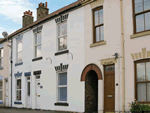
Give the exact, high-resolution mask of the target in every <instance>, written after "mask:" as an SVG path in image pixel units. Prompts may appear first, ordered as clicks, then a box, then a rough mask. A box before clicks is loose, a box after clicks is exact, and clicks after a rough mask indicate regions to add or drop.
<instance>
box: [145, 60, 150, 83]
mask: <svg viewBox="0 0 150 113" xmlns="http://www.w3.org/2000/svg"><path fill="white" fill-rule="evenodd" d="M145 79H146V81H150V62H146V78H145Z"/></svg>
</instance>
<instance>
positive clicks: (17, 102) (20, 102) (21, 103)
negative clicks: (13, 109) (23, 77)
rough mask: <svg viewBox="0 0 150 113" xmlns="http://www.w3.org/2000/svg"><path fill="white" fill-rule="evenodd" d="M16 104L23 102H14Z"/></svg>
mask: <svg viewBox="0 0 150 113" xmlns="http://www.w3.org/2000/svg"><path fill="white" fill-rule="evenodd" d="M14 104H22V102H14Z"/></svg>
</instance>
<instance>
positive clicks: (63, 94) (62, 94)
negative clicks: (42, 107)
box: [58, 87, 67, 101]
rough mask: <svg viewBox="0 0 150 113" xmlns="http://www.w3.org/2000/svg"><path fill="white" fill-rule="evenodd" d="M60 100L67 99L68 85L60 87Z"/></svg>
mask: <svg viewBox="0 0 150 113" xmlns="http://www.w3.org/2000/svg"><path fill="white" fill-rule="evenodd" d="M58 101H67V87H59V88H58Z"/></svg>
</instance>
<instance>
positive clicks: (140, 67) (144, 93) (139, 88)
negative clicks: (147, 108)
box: [135, 60, 150, 102]
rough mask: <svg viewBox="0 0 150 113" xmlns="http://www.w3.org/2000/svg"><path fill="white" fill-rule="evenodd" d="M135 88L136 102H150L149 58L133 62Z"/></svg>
mask: <svg viewBox="0 0 150 113" xmlns="http://www.w3.org/2000/svg"><path fill="white" fill-rule="evenodd" d="M135 69H136V75H135V87H136V88H135V89H136V91H135V92H136V99H137V101H138V102H142V100H144V101H145V102H150V60H142V61H138V62H135Z"/></svg>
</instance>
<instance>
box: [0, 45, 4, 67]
mask: <svg viewBox="0 0 150 113" xmlns="http://www.w3.org/2000/svg"><path fill="white" fill-rule="evenodd" d="M0 51H1V55H0V60H1V64H0V67H3V63H2V62H3V57H4V49H3V48H1V49H0ZM2 51H3V52H2Z"/></svg>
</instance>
